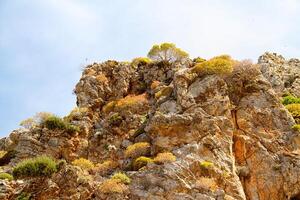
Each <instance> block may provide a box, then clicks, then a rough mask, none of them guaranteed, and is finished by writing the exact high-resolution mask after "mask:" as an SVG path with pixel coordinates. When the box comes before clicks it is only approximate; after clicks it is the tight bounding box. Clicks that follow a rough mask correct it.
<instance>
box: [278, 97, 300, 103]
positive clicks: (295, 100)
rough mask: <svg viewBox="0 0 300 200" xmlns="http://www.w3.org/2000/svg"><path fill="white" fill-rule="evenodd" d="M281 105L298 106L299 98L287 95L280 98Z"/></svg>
mask: <svg viewBox="0 0 300 200" xmlns="http://www.w3.org/2000/svg"><path fill="white" fill-rule="evenodd" d="M282 104H283V105H288V104H300V98H298V97H294V96H292V95H288V96H285V97H283V98H282Z"/></svg>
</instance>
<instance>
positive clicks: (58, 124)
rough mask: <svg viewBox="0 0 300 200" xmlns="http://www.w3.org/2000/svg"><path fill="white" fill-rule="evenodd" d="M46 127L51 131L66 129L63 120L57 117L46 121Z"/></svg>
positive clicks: (51, 117)
mask: <svg viewBox="0 0 300 200" xmlns="http://www.w3.org/2000/svg"><path fill="white" fill-rule="evenodd" d="M43 124H44V126H45V127H47V128H48V129H50V130H54V129H65V128H66V125H65V122H64V120H63V119H62V118H60V117H57V116H50V117H48V118H47V119H46V120H45V121H44V123H43Z"/></svg>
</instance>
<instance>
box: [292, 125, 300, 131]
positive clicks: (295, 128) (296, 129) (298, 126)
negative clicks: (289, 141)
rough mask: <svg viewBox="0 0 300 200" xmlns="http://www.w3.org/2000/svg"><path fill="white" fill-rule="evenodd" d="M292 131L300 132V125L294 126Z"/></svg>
mask: <svg viewBox="0 0 300 200" xmlns="http://www.w3.org/2000/svg"><path fill="white" fill-rule="evenodd" d="M292 129H294V130H295V131H299V132H300V124H295V125H293V126H292Z"/></svg>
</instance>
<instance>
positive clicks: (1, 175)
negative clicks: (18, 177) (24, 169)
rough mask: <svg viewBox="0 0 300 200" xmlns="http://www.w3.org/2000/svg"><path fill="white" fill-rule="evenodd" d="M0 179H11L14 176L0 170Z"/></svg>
mask: <svg viewBox="0 0 300 200" xmlns="http://www.w3.org/2000/svg"><path fill="white" fill-rule="evenodd" d="M0 179H6V180H9V181H11V180H13V179H14V177H13V176H12V175H11V174H9V173H5V172H0Z"/></svg>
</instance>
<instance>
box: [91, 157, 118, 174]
mask: <svg viewBox="0 0 300 200" xmlns="http://www.w3.org/2000/svg"><path fill="white" fill-rule="evenodd" d="M118 165H119V164H118V163H117V162H116V161H113V160H106V161H104V162H103V163H101V164H97V165H96V168H97V169H96V170H97V171H98V172H99V173H100V174H105V173H107V172H108V171H111V170H113V169H115V168H117V167H118Z"/></svg>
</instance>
